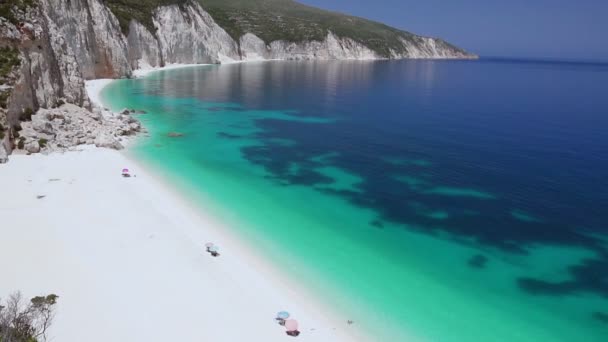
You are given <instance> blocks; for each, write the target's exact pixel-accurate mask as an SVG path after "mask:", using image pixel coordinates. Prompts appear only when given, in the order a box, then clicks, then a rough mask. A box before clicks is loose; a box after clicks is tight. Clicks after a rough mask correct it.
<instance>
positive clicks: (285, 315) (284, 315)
mask: <svg viewBox="0 0 608 342" xmlns="http://www.w3.org/2000/svg"><path fill="white" fill-rule="evenodd" d="M277 318H280V319H288V318H289V312H287V311H279V312H278V313H277Z"/></svg>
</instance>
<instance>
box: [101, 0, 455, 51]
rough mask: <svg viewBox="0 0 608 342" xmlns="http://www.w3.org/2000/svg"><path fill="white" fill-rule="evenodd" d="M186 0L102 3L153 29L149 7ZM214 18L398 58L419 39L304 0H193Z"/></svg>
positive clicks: (124, 20) (268, 36) (233, 30)
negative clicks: (347, 42) (330, 39)
mask: <svg viewBox="0 0 608 342" xmlns="http://www.w3.org/2000/svg"><path fill="white" fill-rule="evenodd" d="M187 1H188V0H106V1H105V3H106V4H107V5H108V7H110V9H111V10H112V12H114V14H115V15H116V17H117V18H118V19H119V21H120V24H121V28H122V29H123V32H125V33H126V32H127V31H128V28H129V22H130V20H131V19H135V20H137V21H139V22H140V23H142V24H143V25H144V26H145V27H146V28H147V29H148V30H150V31H153V30H154V26H153V21H152V17H153V13H154V10H155V9H156V8H157V7H158V6H166V5H174V4H177V5H180V6H183V5H184V4H185V3H187ZM196 1H198V2H199V3H200V4H201V5H202V7H203V9H205V11H207V12H208V13H209V14H210V15H211V16H212V17H213V19H214V20H215V21H216V22H217V23H218V24H219V25H220V26H221V27H222V28H223V29H224V30H226V32H228V33H229V34H230V36H231V37H232V38H233V39H234V40H235V41H237V42H238V41H239V39H240V38H241V37H242V36H243V35H245V34H246V33H252V34H254V35H256V36H257V37H259V38H261V39H262V40H263V41H264V43H266V44H270V43H271V42H273V41H287V42H292V43H299V42H306V41H318V42H322V41H324V40H325V39H326V37H327V34H328V32H332V33H333V34H334V35H336V36H337V37H338V38H348V39H352V40H353V41H355V42H357V43H360V44H362V45H364V46H366V47H368V48H369V49H371V50H372V51H374V52H375V53H376V54H377V55H378V56H379V57H384V58H396V57H397V58H398V57H399V56H402V55H406V54H407V53H408V51H407V47H406V46H405V44H404V42H405V43H409V44H420V43H421V40H420V39H421V38H422V37H420V36H417V35H415V34H412V33H410V32H406V31H402V30H399V29H396V28H392V27H390V26H387V25H384V24H382V23H378V22H374V21H371V20H367V19H364V18H359V17H354V16H349V15H345V14H341V13H335V12H330V11H325V10H322V9H318V8H314V7H310V6H306V5H303V4H300V3H298V2H295V1H292V0H196ZM436 42H437V43H438V44H439V45H441V47H442V48H444V49H449V50H452V51H454V52H456V53H462V54H466V51H464V50H462V49H460V48H458V47H455V46H453V45H451V44H449V43H446V42H445V41H443V40H439V39H438V40H436Z"/></svg>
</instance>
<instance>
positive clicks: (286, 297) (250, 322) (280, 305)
mask: <svg viewBox="0 0 608 342" xmlns="http://www.w3.org/2000/svg"><path fill="white" fill-rule="evenodd" d="M176 67H178V66H171V67H170V68H176ZM157 70H163V69H154V70H146V72H145V73H144V72H142V73H141V74H140V75H141V76H139V77H143V76H145V75H146V74H147V73H149V72H152V71H157ZM111 81H112V80H95V81H90V82H87V85H86V88H87V92H89V97H90V99H91V102H92V103H93V104H95V105H97V106H101V107H103V103H102V102H101V97H100V92H101V90H102V89H103V88H104V87H105V86H106V85H108V84H109V83H110V82H111ZM11 159H12V160H11V162H10V163H9V164H8V165H10V166H7V167H3V168H0V186H2V187H3V188H4V189H7V191H9V192H10V193H15V194H16V196H15V197H14V198H12V199H11V201H10V202H9V201H8V200H7V199H5V200H3V201H2V202H0V211H1V212H3V213H4V216H5V217H6V222H7V223H8V224H7V225H6V227H7V228H5V229H7V230H6V231H4V229H3V236H4V238H3V239H2V240H1V242H0V267H3V269H8V270H9V272H8V274H7V275H6V276H7V278H8V279H12V280H14V281H12V282H11V283H10V284H8V283H6V282H4V283H2V284H0V293H2V294H3V296H4V295H8V294H9V293H12V292H13V291H17V290H20V291H22V292H23V294H24V296H25V297H33V296H35V295H39V294H41V293H49V292H53V293H56V294H57V295H59V296H60V300H59V304H58V306H57V317H56V320H55V324H54V326H53V327H52V331H51V336H52V338H54V339H57V340H61V341H80V340H83V339H84V337H85V336H86V340H88V341H107V340H149V341H155V340H158V341H161V340H182V341H192V340H197V339H204V340H218V341H235V340H263V341H279V340H284V339H285V338H290V337H289V336H287V335H286V334H285V331H284V328H283V327H281V326H279V325H278V324H276V322H275V321H274V315H275V313H276V312H277V311H281V310H288V311H290V312H291V313H292V314H293V317H294V318H296V319H297V320H298V321H299V322H300V331H301V332H302V334H301V335H300V336H299V337H298V339H299V340H303V341H351V340H357V341H361V340H366V338H364V337H363V335H362V334H361V332H359V331H357V330H356V328H354V327H352V326H349V325H347V323H346V320H347V317H344V318H343V319H340V318H338V317H337V315H335V314H334V313H328V311H327V308H324V307H323V305H322V303H320V301H318V300H315V299H316V298H311V297H310V296H309V295H308V294H307V293H306V291H303V290H301V289H299V288H298V287H297V279H296V278H297V274H296V273H294V278H293V279H292V278H287V277H285V276H284V274H283V273H284V272H277V270H275V269H274V268H273V267H272V265H270V264H269V263H268V262H267V261H266V260H263V258H261V257H260V256H259V255H258V254H257V253H255V251H254V250H253V249H252V248H251V247H250V246H247V244H246V243H244V242H243V241H240V240H239V238H238V237H236V236H234V235H233V234H231V233H230V232H229V229H225V226H223V225H222V223H221V222H218V221H217V220H216V219H215V218H213V217H212V216H210V215H207V214H206V213H205V211H204V210H203V209H204V208H200V207H197V206H195V205H194V204H193V203H189V201H188V200H187V198H185V197H184V196H182V195H181V194H178V193H177V191H176V190H173V189H172V187H171V186H170V185H169V184H167V183H166V182H165V181H164V180H163V179H160V178H162V177H158V175H155V174H154V171H153V170H151V171H148V170H147V169H146V168H145V166H144V165H142V163H140V162H139V161H137V160H134V159H133V158H132V157H131V156H129V154H128V153H126V152H118V151H114V150H108V149H102V148H95V147H92V146H83V147H82V148H78V149H77V151H70V152H66V153H63V154H60V153H53V154H50V155H41V154H36V155H32V156H24V155H17V156H12V157H11ZM124 167H128V168H129V169H130V170H131V171H132V173H133V174H134V175H136V177H132V178H128V179H125V178H122V177H121V176H120V170H121V169H122V168H124ZM39 196H44V197H42V198H39ZM28 212H35V213H36V215H28V214H27V213H28ZM8 228H14V229H10V230H8ZM208 241H213V242H214V243H217V244H218V245H219V246H221V251H220V252H221V253H222V255H221V256H220V257H219V258H217V259H215V258H212V257H210V256H209V255H208V254H207V253H205V251H204V246H203V245H204V243H206V242H208ZM15 255H19V256H21V258H22V262H21V261H20V263H19V267H18V268H16V267H14V265H12V264H11V259H12V258H13V257H14V256H15ZM13 260H14V259H13ZM83 312H86V313H87V314H86V315H83ZM100 327H103V329H100ZM159 327H162V328H159ZM355 336H356V337H355Z"/></svg>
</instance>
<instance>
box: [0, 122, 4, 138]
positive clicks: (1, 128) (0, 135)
mask: <svg viewBox="0 0 608 342" xmlns="http://www.w3.org/2000/svg"><path fill="white" fill-rule="evenodd" d="M2 139H4V126H2V124H0V140H2Z"/></svg>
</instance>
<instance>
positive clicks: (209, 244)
mask: <svg viewBox="0 0 608 342" xmlns="http://www.w3.org/2000/svg"><path fill="white" fill-rule="evenodd" d="M205 247H207V248H211V247H213V242H207V243H206V244H205Z"/></svg>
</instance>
